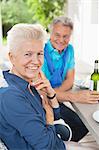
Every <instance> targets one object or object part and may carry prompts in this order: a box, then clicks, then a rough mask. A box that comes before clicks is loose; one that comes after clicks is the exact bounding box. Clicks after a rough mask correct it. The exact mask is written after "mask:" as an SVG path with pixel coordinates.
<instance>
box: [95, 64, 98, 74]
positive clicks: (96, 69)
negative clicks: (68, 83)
mask: <svg viewBox="0 0 99 150" xmlns="http://www.w3.org/2000/svg"><path fill="white" fill-rule="evenodd" d="M94 72H95V73H99V63H95V64H94Z"/></svg>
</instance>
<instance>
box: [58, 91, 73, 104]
mask: <svg viewBox="0 0 99 150" xmlns="http://www.w3.org/2000/svg"><path fill="white" fill-rule="evenodd" d="M56 95H57V99H58V101H59V102H65V101H71V102H72V101H73V102H74V101H75V99H74V93H73V92H72V91H65V92H61V91H56Z"/></svg>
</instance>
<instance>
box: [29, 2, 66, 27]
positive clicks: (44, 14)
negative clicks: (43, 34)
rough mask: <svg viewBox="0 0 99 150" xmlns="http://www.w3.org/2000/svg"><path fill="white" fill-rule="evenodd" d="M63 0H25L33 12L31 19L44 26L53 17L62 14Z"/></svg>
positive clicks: (46, 25)
mask: <svg viewBox="0 0 99 150" xmlns="http://www.w3.org/2000/svg"><path fill="white" fill-rule="evenodd" d="M65 2H66V0H27V4H28V5H29V7H30V9H31V11H33V13H34V15H33V18H32V19H33V20H35V21H38V22H40V23H41V24H42V25H44V26H45V27H48V24H49V23H50V22H51V21H52V19H53V18H55V17H56V16H59V15H62V13H63V12H62V10H63V6H64V3H65Z"/></svg>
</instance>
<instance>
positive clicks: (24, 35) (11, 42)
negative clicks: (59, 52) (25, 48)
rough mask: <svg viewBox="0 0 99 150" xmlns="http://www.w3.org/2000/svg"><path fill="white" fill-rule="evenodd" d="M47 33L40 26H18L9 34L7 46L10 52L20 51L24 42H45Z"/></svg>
mask: <svg viewBox="0 0 99 150" xmlns="http://www.w3.org/2000/svg"><path fill="white" fill-rule="evenodd" d="M46 37H47V33H46V31H45V29H44V28H43V26H41V25H40V24H21V23H20V24H16V25H14V26H13V27H12V28H11V30H9V31H8V33H7V46H8V50H9V51H10V52H15V51H17V50H19V48H20V45H21V43H22V41H25V42H26V41H29V40H41V41H42V42H45V40H46Z"/></svg>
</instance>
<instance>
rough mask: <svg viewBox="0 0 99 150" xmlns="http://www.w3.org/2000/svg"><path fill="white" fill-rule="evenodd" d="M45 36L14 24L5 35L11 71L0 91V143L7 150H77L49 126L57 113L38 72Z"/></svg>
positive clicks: (52, 95)
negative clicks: (0, 142) (3, 144)
mask: <svg viewBox="0 0 99 150" xmlns="http://www.w3.org/2000/svg"><path fill="white" fill-rule="evenodd" d="M45 36H46V33H45V31H44V29H43V28H42V26H40V25H28V24H17V25H15V26H14V27H13V28H12V29H11V30H10V31H9V32H8V36H7V42H8V48H9V58H10V61H11V63H12V68H11V70H10V71H4V72H3V75H4V78H5V80H4V82H5V83H4V87H2V88H1V89H0V139H1V140H2V141H3V142H4V143H5V145H6V146H7V148H8V149H9V150H34V149H35V150H66V149H68V150H72V148H73V150H74V149H76V148H77V149H79V150H80V148H81V147H80V146H79V145H78V144H74V143H72V144H71V146H70V143H67V145H66V143H65V142H63V141H62V140H61V139H60V138H59V137H58V136H57V134H56V131H55V127H54V125H53V122H54V116H55V117H56V118H59V117H60V109H59V104H58V102H57V99H56V94H55V91H54V90H53V89H52V88H51V86H50V83H49V81H48V80H47V79H46V78H45V76H44V75H43V73H42V72H41V65H42V63H43V46H44V41H45ZM38 83H39V84H38ZM35 87H36V88H35ZM36 89H37V90H38V91H37V90H36ZM53 112H54V113H53ZM74 145H75V146H74ZM87 150H88V148H87Z"/></svg>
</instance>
